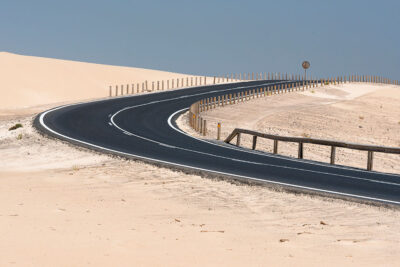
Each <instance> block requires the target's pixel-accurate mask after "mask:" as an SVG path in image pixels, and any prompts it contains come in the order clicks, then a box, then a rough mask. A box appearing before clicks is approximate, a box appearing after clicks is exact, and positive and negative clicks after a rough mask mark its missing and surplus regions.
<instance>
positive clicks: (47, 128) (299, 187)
mask: <svg viewBox="0 0 400 267" xmlns="http://www.w3.org/2000/svg"><path fill="white" fill-rule="evenodd" d="M180 90H182V89H180ZM164 92H168V91H163V92H157V93H164ZM122 97H132V96H131V95H130V96H129V95H128V96H121V97H120V98H122ZM113 99H114V98H113ZM100 101H105V100H104V99H102V100H95V101H90V102H86V103H95V102H100ZM79 104H83V102H80V103H75V104H70V105H64V106H60V107H57V108H53V109H50V110H47V111H45V112H43V113H42V114H40V117H39V123H40V124H41V125H42V127H43V128H45V129H46V130H47V131H49V132H51V133H52V134H54V135H57V136H59V137H62V138H64V139H67V140H71V141H74V142H77V143H80V144H84V145H88V146H91V147H93V148H98V149H102V150H104V151H108V152H111V153H117V154H119V155H125V156H131V157H135V158H138V159H143V160H148V161H153V162H157V163H161V164H169V165H172V166H176V167H183V168H190V169H194V170H199V171H205V172H210V173H214V174H217V175H227V176H231V177H236V178H240V179H247V180H250V181H257V182H267V183H270V184H276V185H280V186H288V187H292V188H298V189H304V190H310V191H315V192H321V193H328V194H336V195H340V196H345V197H355V198H359V199H364V200H370V201H379V202H385V203H390V204H396V205H400V202H399V201H393V200H387V199H381V198H374V197H367V196H362V195H356V194H348V193H343V192H337V191H331V190H324V189H319V188H313V187H307V186H300V185H296V184H289V183H283V182H276V181H271V180H265V179H258V178H254V177H249V176H244V175H236V174H232V173H225V172H219V171H213V170H209V169H204V168H198V167H194V166H189V165H184V164H178V163H174V162H170V161H164V160H158V159H153V158H149V157H143V156H140V155H137V154H132V153H125V152H121V151H117V150H114V149H109V148H106V147H102V146H99V145H95V144H92V143H89V142H85V141H82V140H79V139H75V138H72V137H69V136H66V135H63V134H61V133H59V132H56V131H55V130H53V129H51V128H50V127H48V126H47V125H46V124H45V123H44V117H45V116H46V115H47V114H49V113H50V112H53V111H56V110H59V109H62V108H65V107H71V106H75V105H79Z"/></svg>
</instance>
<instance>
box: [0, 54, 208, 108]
mask: <svg viewBox="0 0 400 267" xmlns="http://www.w3.org/2000/svg"><path fill="white" fill-rule="evenodd" d="M0 73H1V85H0V94H1V98H0V114H4V113H5V112H6V113H9V109H18V108H26V107H31V106H37V105H43V104H48V103H57V102H64V101H82V100H85V99H92V98H103V97H108V96H109V86H110V85H112V86H115V85H119V86H120V85H124V87H125V86H126V85H127V84H129V85H131V84H132V83H134V84H135V90H136V84H137V83H140V86H141V83H142V82H145V81H146V80H147V81H148V82H149V85H148V86H149V89H151V84H152V82H153V81H154V82H156V81H161V80H169V79H177V78H186V77H190V75H187V74H180V73H172V72H166V71H158V70H150V69H142V68H132V67H120V66H110V65H101V64H93V63H86V62H77V61H70V60H60V59H52V58H42V57H33V56H23V55H16V54H12V53H7V52H0ZM207 79H208V81H207V82H209V83H211V82H212V79H211V78H207ZM175 86H176V83H175ZM165 87H166V84H165ZM125 88H126V87H125ZM140 88H141V87H140ZM113 93H115V92H114V91H113Z"/></svg>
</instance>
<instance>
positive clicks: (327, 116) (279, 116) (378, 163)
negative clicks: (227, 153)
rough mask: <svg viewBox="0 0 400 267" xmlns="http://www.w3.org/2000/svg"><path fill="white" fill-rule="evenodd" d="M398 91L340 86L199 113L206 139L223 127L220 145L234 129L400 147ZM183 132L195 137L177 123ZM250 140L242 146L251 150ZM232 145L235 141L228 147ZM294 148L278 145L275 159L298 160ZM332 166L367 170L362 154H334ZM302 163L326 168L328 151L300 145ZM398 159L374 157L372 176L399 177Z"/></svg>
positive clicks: (266, 147) (264, 147)
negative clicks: (307, 161) (312, 162)
mask: <svg viewBox="0 0 400 267" xmlns="http://www.w3.org/2000/svg"><path fill="white" fill-rule="evenodd" d="M399 101H400V87H399V86H395V85H379V84H364V83H357V84H343V85H342V84H341V85H330V86H327V87H322V88H321V87H319V88H313V89H310V90H308V91H305V92H295V93H289V94H281V95H273V96H269V97H266V98H259V99H254V100H250V101H248V102H246V103H239V104H236V105H231V106H225V107H221V108H217V109H214V110H211V111H207V112H203V113H202V116H203V117H204V118H205V119H206V120H207V124H208V135H207V137H206V138H210V139H216V136H217V123H218V122H221V123H222V131H221V132H222V139H225V138H226V137H227V136H228V135H229V134H230V133H231V132H232V130H233V129H234V128H245V129H252V130H256V131H259V132H265V133H270V134H277V135H283V136H298V137H312V138H319V139H328V140H339V141H345V142H352V143H360V144H372V145H381V146H389V147H400V134H399V133H400V108H399ZM180 126H181V128H183V129H184V130H185V131H187V132H189V133H191V134H194V135H196V136H199V135H197V134H196V133H195V132H194V131H193V130H191V129H190V128H189V127H188V125H187V119H186V117H185V116H183V117H181V119H180ZM251 138H252V137H251V136H246V135H245V136H243V137H242V141H241V144H242V146H244V147H247V148H251V143H252V139H251ZM233 142H235V140H234V141H233ZM257 149H258V150H261V151H265V152H272V150H273V141H272V140H266V139H261V138H259V140H258V142H257ZM297 149H298V144H296V143H284V142H280V143H279V153H280V154H282V155H286V156H290V157H297ZM336 154H337V156H336V164H339V165H346V166H352V167H357V168H364V169H365V168H366V164H367V152H364V151H356V150H349V149H343V148H338V149H337V151H336ZM304 158H305V159H310V160H315V161H322V162H328V163H329V160H330V147H324V146H318V145H312V144H305V145H304ZM399 162H400V155H394V154H383V153H375V156H374V170H377V171H383V172H392V173H400V164H399Z"/></svg>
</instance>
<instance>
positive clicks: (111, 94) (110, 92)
mask: <svg viewBox="0 0 400 267" xmlns="http://www.w3.org/2000/svg"><path fill="white" fill-rule="evenodd" d="M109 95H110V97H112V86H111V85H110V93H109Z"/></svg>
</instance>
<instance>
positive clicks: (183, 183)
mask: <svg viewBox="0 0 400 267" xmlns="http://www.w3.org/2000/svg"><path fill="white" fill-rule="evenodd" d="M9 56H11V55H7V54H6V55H4V54H0V58H1V60H0V66H1V67H0V70H1V71H2V72H3V73H4V71H6V73H7V75H4V76H2V77H3V78H2V79H4V82H3V83H2V86H1V87H0V88H1V94H2V99H1V100H0V101H1V103H0V105H1V108H2V110H1V112H0V159H1V160H0V266H24V267H25V266H83V265H92V266H138V265H139V266H141V265H145V266H205V265H207V266H221V265H223V266H227V265H228V266H265V265H272V266H276V265H282V264H283V265H296V266H321V265H324V266H338V265H340V266H346V265H347V266H348V265H357V266H359V265H363V266H376V265H386V266H396V265H398V258H399V256H400V231H399V229H400V220H399V219H400V215H399V214H400V213H399V212H398V211H397V210H388V209H384V208H378V207H371V206H366V205H361V204H356V203H350V202H345V201H341V200H332V199H325V198H321V197H311V196H309V195H302V194H298V195H295V194H288V193H284V192H278V191H273V190H271V189H268V188H265V187H258V186H246V185H235V184H230V183H228V182H224V181H217V180H211V179H204V178H201V177H199V176H197V175H189V174H184V173H182V172H177V171H172V170H169V169H166V168H158V167H155V166H152V165H149V164H145V163H141V162H135V161H126V160H123V159H119V158H113V157H109V156H106V155H101V154H97V153H94V152H91V151H88V150H85V149H81V148H77V147H73V146H71V145H69V144H66V143H64V142H61V141H58V140H54V139H48V138H46V137H43V136H41V135H40V134H38V133H37V132H36V131H34V130H33V129H32V126H31V122H32V120H33V118H34V116H35V114H37V113H38V112H41V111H43V110H46V109H49V108H51V107H53V106H54V105H58V104H61V103H65V102H70V101H74V100H79V101H81V100H83V99H86V98H96V97H103V96H104V93H105V92H107V91H105V92H104V91H103V89H101V90H100V89H99V88H100V87H101V86H103V84H104V83H114V82H122V80H123V79H125V78H126V79H127V82H128V80H129V81H130V80H131V79H132V77H133V76H131V74H132V71H133V70H132V68H120V67H115V68H117V69H114V67H109V66H107V68H106V67H104V69H103V67H102V66H100V65H95V64H88V66H86V67H83V66H82V67H79V66H78V65H79V64H78V63H71V62H63V61H57V62H58V63H57V64H56V63H55V61H53V60H50V59H40V58H29V57H23V56H15V57H14V59H18V60H17V61H16V62H14V63H13V62H11V63H9V64H5V65H3V62H4V60H5V57H9ZM13 56H14V55H13ZM19 60H21V62H20V63H18V62H19ZM31 63H32V64H31ZM12 64H14V65H12ZM75 64H78V65H75ZM83 64H86V63H83ZM56 65H57V66H56ZM89 65H90V67H89ZM93 65H95V66H93ZM63 66H64V67H63ZM92 67H93V68H94V69H96V70H94V69H92ZM36 68H37V70H36ZM63 68H64V69H63ZM11 69H13V71H11ZM53 69H54V70H55V72H54V75H49V73H50V74H51V73H53V72H50V70H53ZM75 69H77V70H76V71H75ZM111 69H113V70H111ZM125 69H127V70H126V71H125ZM128 69H129V70H128ZM56 70H57V71H56ZM79 70H81V71H80V72H81V74H79V73H77V72H79ZM7 71H8V72H7ZM148 71H149V72H151V73H147V72H148ZM110 72H112V75H111V74H110ZM117 72H118V75H117ZM144 72H146V73H147V74H146V75H150V76H143V77H149V79H150V78H154V79H161V77H164V76H157V75H155V74H156V72H152V71H150V70H144ZM57 73H58V74H57ZM133 73H136V72H135V71H133ZM22 74H24V75H23V76H22ZM89 74H90V75H89ZM91 75H93V76H92V77H91V78H90V77H89V76H91ZM119 75H121V76H119ZM160 75H161V74H160ZM174 75H175V74H173V75H172V76H174ZM67 76H68V79H65V77H67ZM172 76H169V74H168V75H167V76H166V78H167V79H168V78H174V77H172ZM9 77H11V78H9ZM23 77H29V79H27V80H24V79H25V78H23ZM124 77H125V78H124ZM141 77H142V76H141ZM114 78H115V81H114ZM136 78H137V76H134V80H136ZM35 79H36V80H35ZM102 79H104V80H102ZM15 80H17V81H19V84H15V83H14V82H10V81H15ZM32 81H36V82H32ZM80 84H85V86H84V87H79V85H80ZM3 85H7V86H3ZM64 86H65V87H64ZM83 89H85V90H83ZM89 89H90V90H89ZM86 90H88V91H86ZM98 90H100V91H98ZM25 92H28V93H29V92H31V95H32V97H29V94H25ZM22 93H23V94H22ZM54 102H58V104H54ZM50 103H53V104H50ZM23 106H30V108H21V107H23ZM282 109H284V107H282ZM289 109H290V108H289ZM238 116H239V115H238ZM239 117H240V116H239ZM16 123H21V124H22V125H23V128H19V129H17V130H15V131H9V130H8V128H9V127H11V126H13V125H15V124H16Z"/></svg>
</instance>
